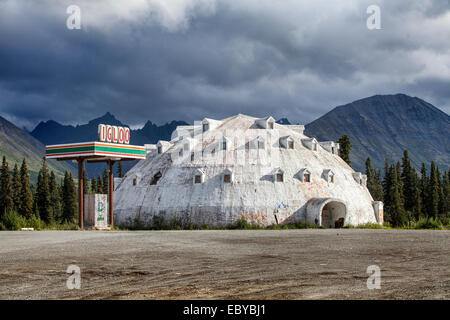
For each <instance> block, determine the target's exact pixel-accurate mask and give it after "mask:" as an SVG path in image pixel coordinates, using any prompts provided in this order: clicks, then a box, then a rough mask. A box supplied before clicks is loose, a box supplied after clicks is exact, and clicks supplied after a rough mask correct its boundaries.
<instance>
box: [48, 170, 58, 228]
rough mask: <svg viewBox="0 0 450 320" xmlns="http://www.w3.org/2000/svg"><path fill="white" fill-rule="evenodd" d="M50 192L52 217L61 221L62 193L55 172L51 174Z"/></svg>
mask: <svg viewBox="0 0 450 320" xmlns="http://www.w3.org/2000/svg"><path fill="white" fill-rule="evenodd" d="M49 190H50V203H51V210H52V217H53V218H54V219H55V220H59V219H60V218H61V191H60V189H59V186H58V183H57V182H56V176H55V173H54V172H53V171H52V173H51V174H50V181H49Z"/></svg>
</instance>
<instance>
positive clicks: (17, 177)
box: [12, 163, 21, 212]
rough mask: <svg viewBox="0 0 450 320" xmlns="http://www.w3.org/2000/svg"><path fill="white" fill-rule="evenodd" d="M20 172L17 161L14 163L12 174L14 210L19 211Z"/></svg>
mask: <svg viewBox="0 0 450 320" xmlns="http://www.w3.org/2000/svg"><path fill="white" fill-rule="evenodd" d="M20 189H21V187H20V173H19V167H18V166H17V163H16V164H15V165H14V170H13V176H12V197H13V210H14V211H16V212H19V209H20Z"/></svg>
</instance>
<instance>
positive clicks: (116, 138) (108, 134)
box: [98, 124, 130, 144]
mask: <svg viewBox="0 0 450 320" xmlns="http://www.w3.org/2000/svg"><path fill="white" fill-rule="evenodd" d="M98 140H99V141H101V142H110V143H120V144H130V128H128V127H118V126H110V125H107V124H99V125H98Z"/></svg>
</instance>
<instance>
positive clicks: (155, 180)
mask: <svg viewBox="0 0 450 320" xmlns="http://www.w3.org/2000/svg"><path fill="white" fill-rule="evenodd" d="M161 177H162V174H161V172H158V173H157V174H155V175H154V176H153V178H152V180H151V181H150V185H155V184H157V183H158V181H159V179H161Z"/></svg>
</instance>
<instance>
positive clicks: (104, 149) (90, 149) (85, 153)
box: [45, 141, 146, 159]
mask: <svg viewBox="0 0 450 320" xmlns="http://www.w3.org/2000/svg"><path fill="white" fill-rule="evenodd" d="M90 156H98V157H108V158H128V159H145V156H146V151H145V147H141V146H133V145H123V144H115V143H107V142H97V141H95V142H82V143H68V144H57V145H50V146H46V147H45V157H46V158H47V159H62V158H77V157H90Z"/></svg>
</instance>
